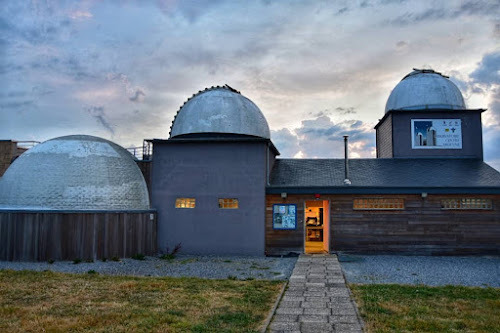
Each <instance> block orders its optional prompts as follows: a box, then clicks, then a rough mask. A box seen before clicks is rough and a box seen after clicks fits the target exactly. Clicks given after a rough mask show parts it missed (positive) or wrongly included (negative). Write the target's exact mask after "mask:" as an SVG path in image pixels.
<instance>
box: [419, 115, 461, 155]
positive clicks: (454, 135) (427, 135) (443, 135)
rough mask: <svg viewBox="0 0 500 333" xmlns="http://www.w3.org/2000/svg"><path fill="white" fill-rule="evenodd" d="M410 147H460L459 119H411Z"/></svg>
mask: <svg viewBox="0 0 500 333" xmlns="http://www.w3.org/2000/svg"><path fill="white" fill-rule="evenodd" d="M411 136H412V139H411V147H412V149H462V122H461V120H460V119H412V120H411Z"/></svg>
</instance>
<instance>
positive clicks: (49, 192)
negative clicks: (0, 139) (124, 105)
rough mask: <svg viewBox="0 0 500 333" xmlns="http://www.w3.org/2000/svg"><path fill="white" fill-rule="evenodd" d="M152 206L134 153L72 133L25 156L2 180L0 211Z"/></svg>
mask: <svg viewBox="0 0 500 333" xmlns="http://www.w3.org/2000/svg"><path fill="white" fill-rule="evenodd" d="M1 208H4V209H58V210H59V209H60V210H142V209H149V195H148V189H147V186H146V182H145V181H144V177H143V176H142V173H141V171H140V170H139V167H138V166H137V164H136V163H135V161H134V159H133V157H132V155H131V154H130V153H129V152H128V151H126V150H125V149H123V148H122V147H120V146H118V145H117V144H115V143H113V142H110V141H107V140H105V139H101V138H97V137H93V136H87V135H71V136H64V137H60V138H55V139H52V140H48V141H45V142H43V143H41V144H39V145H37V146H35V147H33V148H31V149H29V150H28V151H26V152H25V153H24V154H22V155H21V156H20V157H19V158H18V159H16V160H15V161H14V163H12V165H11V166H10V167H9V168H8V169H7V171H6V172H5V174H4V175H3V177H2V178H0V209H1Z"/></svg>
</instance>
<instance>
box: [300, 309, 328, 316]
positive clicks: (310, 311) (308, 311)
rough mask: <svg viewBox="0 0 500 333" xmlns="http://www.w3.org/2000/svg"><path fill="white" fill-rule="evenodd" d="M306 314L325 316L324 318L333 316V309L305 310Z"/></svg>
mask: <svg viewBox="0 0 500 333" xmlns="http://www.w3.org/2000/svg"><path fill="white" fill-rule="evenodd" d="M304 314H305V315H306V314H316V315H323V316H329V315H331V314H332V309H329V308H325V309H320V308H304Z"/></svg>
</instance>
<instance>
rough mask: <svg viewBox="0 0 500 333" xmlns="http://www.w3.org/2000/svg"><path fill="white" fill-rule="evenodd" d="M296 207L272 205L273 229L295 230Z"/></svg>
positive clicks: (291, 205)
mask: <svg viewBox="0 0 500 333" xmlns="http://www.w3.org/2000/svg"><path fill="white" fill-rule="evenodd" d="M296 228H297V206H296V205H294V204H281V205H273V229H285V230H287V229H296Z"/></svg>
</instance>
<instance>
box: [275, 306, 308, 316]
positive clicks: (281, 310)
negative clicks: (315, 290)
mask: <svg viewBox="0 0 500 333" xmlns="http://www.w3.org/2000/svg"><path fill="white" fill-rule="evenodd" d="M303 313H304V309H302V308H281V307H278V308H277V309H276V314H292V315H300V314H303Z"/></svg>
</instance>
